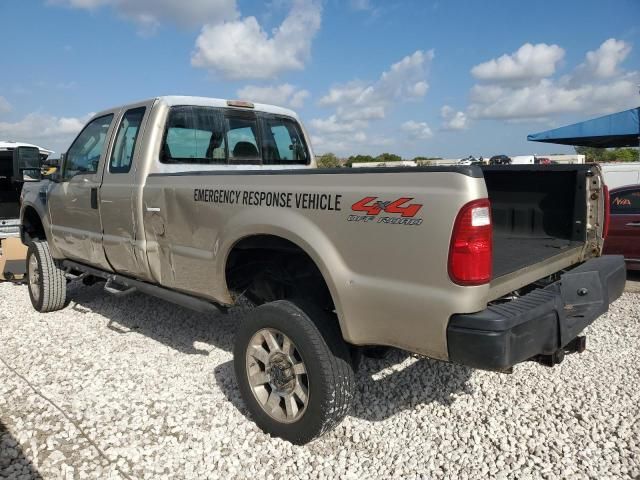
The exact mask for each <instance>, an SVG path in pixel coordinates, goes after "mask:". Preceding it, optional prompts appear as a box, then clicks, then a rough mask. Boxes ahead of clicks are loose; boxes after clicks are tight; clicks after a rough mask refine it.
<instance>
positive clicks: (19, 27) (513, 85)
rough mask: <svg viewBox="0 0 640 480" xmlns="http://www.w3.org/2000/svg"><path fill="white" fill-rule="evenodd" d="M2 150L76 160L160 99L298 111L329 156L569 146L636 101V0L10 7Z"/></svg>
mask: <svg viewBox="0 0 640 480" xmlns="http://www.w3.org/2000/svg"><path fill="white" fill-rule="evenodd" d="M0 19H2V39H1V40H0V59H2V62H3V64H4V65H3V68H2V72H3V73H2V75H0V140H14V141H24V142H30V143H35V144H37V145H40V146H42V147H45V148H50V149H53V150H55V151H56V152H58V153H60V152H64V151H66V149H67V148H68V146H69V145H70V143H71V141H72V140H73V138H74V137H75V135H76V134H77V133H78V132H79V130H80V129H81V128H82V126H83V124H84V123H85V122H86V121H87V120H88V118H90V116H91V114H92V113H95V112H98V111H100V110H103V109H106V108H111V107H113V106H116V105H121V104H125V103H129V102H133V101H136V100H141V99H145V98H151V97H155V96H159V95H171V94H177V95H199V96H208V97H217V98H242V99H247V100H254V101H259V102H265V103H273V104H276V105H281V106H286V107H289V108H292V109H294V110H295V111H297V112H298V113H299V115H300V117H301V119H302V121H303V122H304V124H305V126H306V128H307V129H308V131H309V132H310V134H311V137H312V143H313V146H314V150H315V152H316V153H325V152H334V153H336V154H338V155H339V156H348V155H355V154H371V155H377V154H379V153H382V152H392V153H397V154H400V155H402V156H403V157H405V158H413V157H414V156H437V157H444V158H459V157H464V156H467V155H475V156H480V155H485V156H487V155H493V154H502V153H506V154H510V155H517V154H536V153H537V154H543V153H555V152H559V153H565V152H566V153H570V152H572V149H571V147H564V146H559V145H546V144H537V143H531V142H527V141H526V136H527V134H528V133H533V132H537V131H541V130H546V129H549V128H553V127H555V126H561V125H564V124H568V123H573V122H576V121H581V120H585V119H588V118H592V117H594V116H598V115H600V114H605V113H610V112H614V111H619V110H623V109H627V108H632V107H636V106H638V105H640V94H639V89H640V86H639V85H640V0H609V1H607V2H603V1H601V0H563V1H557V0H553V1H552V0H530V1H529V2H526V3H525V2H520V1H502V0H485V1H477V0H433V1H432V0H426V1H418V0H415V1H410V0H342V1H339V0H271V1H254V0H182V1H179V2H178V1H175V0H0Z"/></svg>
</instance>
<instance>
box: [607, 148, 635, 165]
mask: <svg viewBox="0 0 640 480" xmlns="http://www.w3.org/2000/svg"><path fill="white" fill-rule="evenodd" d="M609 153H610V156H611V160H612V161H618V162H635V161H637V160H638V149H637V148H616V149H615V150H612V151H611V152H609Z"/></svg>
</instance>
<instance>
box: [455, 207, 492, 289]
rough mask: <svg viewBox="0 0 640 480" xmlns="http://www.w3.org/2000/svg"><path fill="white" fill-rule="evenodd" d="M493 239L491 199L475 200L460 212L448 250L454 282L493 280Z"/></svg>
mask: <svg viewBox="0 0 640 480" xmlns="http://www.w3.org/2000/svg"><path fill="white" fill-rule="evenodd" d="M492 237H493V228H492V226H491V204H490V203H489V200H488V199H486V198H482V199H480V200H474V201H473V202H469V203H467V204H466V205H465V206H464V207H462V208H461V209H460V212H458V216H457V217H456V221H455V223H454V225H453V233H452V235H451V246H450V247H449V277H450V278H451V280H452V281H453V282H454V283H457V284H458V285H482V284H484V283H488V282H489V281H490V280H491V260H492V256H493V239H492Z"/></svg>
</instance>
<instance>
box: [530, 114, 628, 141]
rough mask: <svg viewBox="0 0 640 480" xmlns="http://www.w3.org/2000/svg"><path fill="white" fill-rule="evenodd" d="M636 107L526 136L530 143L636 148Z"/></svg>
mask: <svg viewBox="0 0 640 480" xmlns="http://www.w3.org/2000/svg"><path fill="white" fill-rule="evenodd" d="M639 139H640V107H638V108H632V109H631V110H626V111H624V112H618V113H613V114H611V115H605V116H604V117H599V118H594V119H592V120H587V121H586V122H580V123H574V124H573V125H567V126H566V127H560V128H554V129H553V130H547V131H546V132H540V133H534V134H531V135H528V136H527V140H529V141H532V142H546V143H560V144H562V145H579V146H583V147H637V146H638V143H639Z"/></svg>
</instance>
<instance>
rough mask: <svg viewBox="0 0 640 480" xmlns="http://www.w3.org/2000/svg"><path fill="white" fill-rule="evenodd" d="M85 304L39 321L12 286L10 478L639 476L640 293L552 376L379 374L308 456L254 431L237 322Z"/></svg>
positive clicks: (434, 368)
mask: <svg viewBox="0 0 640 480" xmlns="http://www.w3.org/2000/svg"><path fill="white" fill-rule="evenodd" d="M70 296H71V299H72V302H71V304H70V306H69V307H67V308H66V309H65V310H63V311H60V312H56V313H52V314H47V315H40V314H37V313H36V312H35V311H33V310H32V308H31V305H30V303H29V299H28V294H27V290H26V287H24V286H15V285H11V284H8V283H2V284H0V360H1V361H0V478H4V477H9V478H24V479H27V478H34V477H36V478H39V476H42V477H43V478H53V479H58V478H62V479H67V478H68V479H71V478H100V479H104V478H114V479H115V478H154V479H156V478H159V479H162V478H167V479H168V478H172V479H173V478H197V479H201V478H224V479H227V478H248V477H252V478H260V479H270V478H327V479H333V478H353V479H357V478H368V477H371V478H389V477H395V478H400V477H402V478H489V477H491V478H518V479H526V478H593V479H598V480H600V479H605V478H625V477H628V478H640V420H639V417H640V309H639V308H638V305H639V302H640V295H637V294H629V293H627V294H625V295H624V296H623V297H622V298H621V299H620V300H619V301H618V302H617V303H616V304H615V305H614V306H613V308H612V309H611V311H610V313H609V314H608V315H606V316H604V317H602V318H600V319H599V320H598V321H597V322H596V323H595V324H594V325H593V326H592V327H591V328H590V329H589V331H588V340H587V346H588V349H587V352H585V353H584V354H582V355H571V356H569V357H567V359H566V360H565V361H564V363H563V364H562V365H561V366H559V367H556V368H553V369H547V368H544V367H541V366H538V365H535V364H524V365H521V366H519V367H517V368H516V370H515V373H514V374H513V375H503V374H496V373H489V372H480V371H472V370H469V369H466V368H463V367H460V366H455V365H450V364H445V363H440V362H435V361H430V360H418V359H415V358H412V357H407V356H406V355H402V354H400V352H398V353H396V354H394V355H392V358H390V359H387V360H369V359H365V360H364V361H363V366H362V368H361V370H360V372H359V374H358V384H357V386H358V392H357V394H356V405H355V407H354V409H353V411H352V412H351V414H350V416H348V417H347V418H346V420H345V421H344V422H343V423H342V424H341V425H340V426H339V427H338V428H337V429H336V430H335V431H334V432H331V433H330V434H329V435H327V436H325V437H323V438H321V439H320V440H318V441H316V442H314V443H312V444H309V445H307V446H302V447H299V446H293V445H291V444H289V443H287V442H284V441H281V440H279V439H273V438H270V437H269V436H268V435H265V434H263V433H262V432H261V431H260V430H258V428H257V427H256V426H255V425H254V424H253V423H252V422H251V421H250V420H249V419H247V418H246V416H245V409H244V407H243V406H242V402H241V401H240V399H239V396H238V391H237V389H236V386H235V382H234V379H233V373H232V370H233V369H232V364H231V353H230V349H231V343H232V337H233V333H234V326H235V325H236V321H237V319H236V318H235V317H234V316H233V315H231V316H220V317H218V318H210V317H207V316H204V315H199V314H195V313H192V312H190V311H188V310H184V309H181V308H179V307H176V306H173V305H170V304H168V303H164V302H162V301H159V300H156V299H153V298H150V297H145V296H143V295H133V296H130V297H127V298H124V299H115V298H113V297H110V296H107V295H105V294H103V292H102V290H101V288H100V286H94V287H90V288H89V287H81V286H78V287H75V286H74V287H71V289H70ZM30 385H31V386H30ZM47 399H48V400H47Z"/></svg>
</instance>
